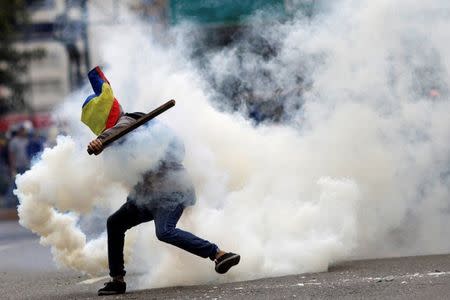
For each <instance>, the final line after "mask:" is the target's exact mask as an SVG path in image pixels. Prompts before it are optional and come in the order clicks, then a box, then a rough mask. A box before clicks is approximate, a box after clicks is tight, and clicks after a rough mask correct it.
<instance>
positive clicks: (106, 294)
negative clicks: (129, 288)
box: [98, 291, 125, 296]
mask: <svg viewBox="0 0 450 300" xmlns="http://www.w3.org/2000/svg"><path fill="white" fill-rule="evenodd" d="M119 294H125V292H115V291H110V292H107V291H103V292H98V295H99V296H111V295H119Z"/></svg>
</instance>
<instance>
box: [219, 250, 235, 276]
mask: <svg viewBox="0 0 450 300" xmlns="http://www.w3.org/2000/svg"><path fill="white" fill-rule="evenodd" d="M240 260H241V256H240V255H239V254H235V253H231V252H228V253H225V254H223V255H222V256H220V257H219V258H217V259H216V260H215V262H216V268H215V269H216V272H217V273H219V274H225V273H226V272H228V270H229V269H230V268H231V267H232V266H235V265H237V264H238V263H239V261H240Z"/></svg>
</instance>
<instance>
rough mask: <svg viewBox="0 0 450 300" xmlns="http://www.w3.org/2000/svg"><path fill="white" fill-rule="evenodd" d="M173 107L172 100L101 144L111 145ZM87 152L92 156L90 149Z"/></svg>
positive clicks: (173, 102) (92, 152)
mask: <svg viewBox="0 0 450 300" xmlns="http://www.w3.org/2000/svg"><path fill="white" fill-rule="evenodd" d="M173 106H175V100H173V99H172V100H170V101H167V102H166V103H164V104H163V105H161V106H159V107H158V108H156V109H154V110H152V111H151V112H149V113H148V114H146V115H143V116H142V117H141V118H139V119H138V120H137V121H136V122H135V123H133V124H131V125H130V126H128V127H126V128H124V129H122V130H120V131H118V132H116V133H115V134H113V135H111V136H109V137H107V138H106V139H105V140H103V142H102V144H103V147H106V146H108V145H109V144H111V143H112V142H114V141H115V140H117V139H119V138H121V137H122V136H124V135H125V134H127V133H129V132H131V131H133V130H135V129H136V128H138V127H139V126H141V125H143V124H145V123H147V122H148V121H150V120H151V119H154V118H155V117H157V116H158V115H160V114H162V113H163V112H165V111H166V110H168V109H169V108H171V107H173ZM87 151H88V153H89V155H92V154H94V151H92V150H91V149H90V148H88V150H87Z"/></svg>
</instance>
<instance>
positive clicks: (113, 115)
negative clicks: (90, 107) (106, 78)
mask: <svg viewBox="0 0 450 300" xmlns="http://www.w3.org/2000/svg"><path fill="white" fill-rule="evenodd" d="M119 117H120V105H119V101H117V99H116V98H114V102H113V105H112V106H111V110H110V111H109V116H108V120H106V129H108V128H111V127H113V126H114V125H116V123H117V120H119Z"/></svg>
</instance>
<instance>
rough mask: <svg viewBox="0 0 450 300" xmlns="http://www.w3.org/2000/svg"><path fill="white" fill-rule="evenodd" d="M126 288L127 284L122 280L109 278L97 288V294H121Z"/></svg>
mask: <svg viewBox="0 0 450 300" xmlns="http://www.w3.org/2000/svg"><path fill="white" fill-rule="evenodd" d="M126 289H127V284H126V283H125V282H123V281H118V280H111V281H110V282H106V283H105V287H104V288H102V289H99V290H98V295H99V296H105V295H116V294H123V293H125V290H126Z"/></svg>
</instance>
